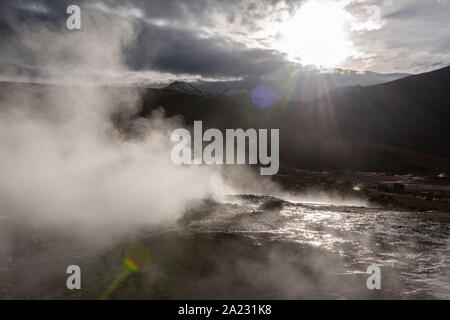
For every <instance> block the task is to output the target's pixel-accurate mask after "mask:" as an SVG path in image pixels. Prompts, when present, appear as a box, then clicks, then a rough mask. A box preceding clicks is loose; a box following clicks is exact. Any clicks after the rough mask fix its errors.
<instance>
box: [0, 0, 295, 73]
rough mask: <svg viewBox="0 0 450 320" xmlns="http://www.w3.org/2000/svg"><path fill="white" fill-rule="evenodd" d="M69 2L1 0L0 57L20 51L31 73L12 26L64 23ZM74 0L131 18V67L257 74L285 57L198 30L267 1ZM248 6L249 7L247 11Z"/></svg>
mask: <svg viewBox="0 0 450 320" xmlns="http://www.w3.org/2000/svg"><path fill="white" fill-rule="evenodd" d="M72 3H73V1H66V0H62V1H50V0H42V1H9V0H6V1H2V3H1V7H2V10H1V14H0V23H1V24H0V25H1V28H2V34H3V35H4V37H6V38H7V39H8V40H9V43H10V44H11V46H10V50H7V51H5V52H4V57H3V58H2V60H1V63H2V64H9V65H11V64H12V65H14V64H16V63H18V61H19V60H20V59H18V56H17V53H19V56H20V57H21V58H22V59H23V62H24V63H23V66H20V68H19V67H18V68H19V69H20V72H23V73H27V72H28V73H29V74H33V73H34V71H33V66H32V64H33V61H31V60H32V57H30V56H28V53H27V52H26V49H25V48H23V47H22V48H21V47H20V44H19V43H18V42H17V41H14V32H15V31H16V30H15V28H14V26H15V25H18V24H22V23H27V24H33V23H34V24H37V25H39V24H45V25H46V26H48V27H52V28H58V27H59V28H64V26H65V19H66V8H67V6H68V5H70V4H72ZM267 3H268V2H267ZM270 3H271V4H273V3H272V2H270ZM274 3H276V1H275V2H274ZM79 4H80V6H81V8H82V14H83V15H85V14H89V15H95V14H108V15H111V23H114V20H115V19H130V20H133V22H134V24H135V25H136V26H138V28H137V30H139V33H138V35H137V39H136V41H135V42H134V43H133V45H132V46H131V47H128V48H125V57H126V62H127V63H128V64H129V67H130V68H131V69H132V70H156V71H161V72H170V73H174V74H179V73H181V74H195V75H201V76H205V77H218V78H220V77H258V76H261V75H263V74H266V73H270V72H274V71H275V70H276V69H277V68H279V67H282V66H284V65H286V64H287V63H288V62H286V61H285V59H284V55H283V54H281V53H279V52H275V51H273V50H266V49H254V48H253V49H251V48H248V47H246V46H245V45H244V44H242V43H238V42H234V41H233V40H232V39H231V37H227V38H225V37H223V36H221V35H219V34H207V35H205V33H204V32H203V33H202V30H200V29H208V28H212V27H214V26H216V24H217V22H216V21H215V20H214V17H215V16H216V15H217V14H226V17H227V20H226V21H227V22H228V23H230V24H233V23H242V22H243V16H245V18H246V19H247V18H249V19H252V17H253V18H254V16H255V15H258V12H257V11H256V9H257V8H258V6H259V7H265V6H266V5H267V4H266V3H259V4H258V5H257V4H256V3H255V2H248V4H247V3H243V2H242V1H206V0H189V1H167V0H164V1H129V2H123V1H102V2H94V1H79ZM242 8H244V11H242V10H241V9H242ZM247 8H248V9H250V10H249V11H252V12H253V13H250V12H248V13H247V12H246V11H245V10H246V9H247ZM230 17H231V18H230ZM260 18H261V17H260ZM238 20H239V21H238ZM224 27H225V28H226V27H227V26H226V25H225V26H224ZM87 32H89V30H87ZM5 42H6V40H5ZM15 45H17V46H16V47H15ZM8 55H9V57H10V58H11V60H10V61H8V57H7V56H8ZM34 67H39V66H34ZM19 69H18V70H19Z"/></svg>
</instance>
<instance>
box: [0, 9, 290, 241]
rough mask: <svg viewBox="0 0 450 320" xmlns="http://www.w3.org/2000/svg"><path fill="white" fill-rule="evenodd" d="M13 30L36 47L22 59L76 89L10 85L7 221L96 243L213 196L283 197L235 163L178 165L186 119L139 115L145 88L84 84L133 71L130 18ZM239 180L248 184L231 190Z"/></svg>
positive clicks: (1, 160)
mask: <svg viewBox="0 0 450 320" xmlns="http://www.w3.org/2000/svg"><path fill="white" fill-rule="evenodd" d="M11 26H12V27H13V28H14V29H15V31H16V34H19V35H20V36H18V37H15V38H14V39H9V40H8V41H12V42H14V43H15V45H14V46H12V47H14V48H17V47H26V48H27V50H25V51H26V52H33V55H32V56H27V57H20V53H17V54H18V59H22V60H23V61H26V62H27V63H30V65H35V66H39V67H40V68H39V69H42V68H45V69H46V70H47V73H46V74H45V75H44V76H45V77H47V78H49V80H50V81H51V82H57V83H64V84H71V86H70V87H69V86H67V87H66V86H60V87H55V86H34V85H29V86H27V87H26V88H27V90H25V91H24V90H23V88H24V87H25V86H21V88H22V89H21V90H20V91H15V88H16V87H15V86H14V85H10V86H6V87H5V88H2V89H3V90H2V91H1V92H2V94H1V93H0V106H1V108H0V154H1V155H2V156H1V157H0V168H1V170H0V216H1V217H3V218H5V216H6V217H8V219H17V220H20V221H25V222H27V223H31V225H32V226H33V227H36V228H43V227H45V228H52V229H53V228H54V229H56V230H59V231H63V232H64V233H69V234H70V233H73V234H74V235H80V234H81V235H84V236H85V235H86V234H87V235H89V237H90V239H92V236H93V235H95V236H97V237H99V236H105V237H108V236H109V235H116V234H119V235H121V234H127V233H132V232H133V231H134V230H135V229H136V228H138V227H141V226H145V225H148V224H160V223H165V222H173V221H174V220H176V219H177V218H179V217H180V216H181V215H182V214H183V212H184V211H185V210H186V209H187V208H189V207H190V206H192V205H195V204H196V201H198V200H201V199H204V198H206V197H211V196H213V197H214V196H216V197H217V196H220V195H221V194H225V193H233V192H237V193H239V192H240V193H260V194H271V193H272V195H278V196H281V195H282V194H283V193H282V190H280V189H279V188H276V187H274V184H273V183H271V182H268V181H266V182H264V183H261V182H260V181H258V178H257V177H255V174H253V173H252V172H250V170H247V169H245V168H239V169H237V171H235V172H233V170H236V169H234V168H233V169H231V172H227V173H226V176H227V177H228V178H227V179H226V181H224V178H223V177H224V175H223V169H222V168H219V167H214V168H213V167H200V166H182V167H180V166H175V165H173V164H172V162H171V161H170V150H171V148H172V144H171V142H170V140H169V137H170V133H171V132H172V131H173V130H174V129H175V128H177V127H180V126H181V121H180V120H179V119H176V118H174V119H167V118H164V115H163V113H162V111H161V112H156V113H154V114H153V116H152V117H151V118H150V119H147V120H143V119H141V120H134V121H131V120H130V119H128V118H129V116H130V115H132V114H133V113H135V112H136V111H137V110H138V109H139V107H140V103H141V98H140V92H139V89H118V88H107V87H98V86H97V87H95V86H92V87H90V86H81V85H82V84H96V83H101V82H102V79H103V78H102V77H104V76H105V74H109V75H110V74H114V73H116V72H117V71H123V70H125V69H126V67H125V64H124V63H123V61H124V57H123V56H122V52H123V50H122V48H123V46H126V45H128V44H129V43H130V42H132V41H133V40H134V39H135V35H136V30H135V27H134V26H133V25H132V24H131V23H130V22H128V21H126V20H121V19H117V18H116V19H115V20H114V23H112V22H111V21H110V20H109V19H108V17H105V16H101V15H97V16H96V17H95V19H92V17H89V16H88V15H85V16H84V20H83V30H82V31H68V30H66V29H65V28H63V27H61V29H58V30H55V29H51V28H48V27H45V26H43V25H22V24H20V26H19V24H15V23H13V24H12V25H11ZM9 71H10V72H11V71H12V72H13V71H14V70H9ZM116 114H120V115H121V118H122V119H128V120H129V127H130V130H129V131H131V132H134V133H135V135H133V136H130V135H126V134H124V133H123V132H121V131H120V130H118V129H117V127H116V126H115V125H114V123H113V121H111V119H112V116H113V115H116ZM226 171H229V169H226ZM230 181H231V183H230ZM235 181H239V183H238V185H240V188H237V189H234V190H232V189H230V187H229V185H233V184H234V185H236V183H233V182H235ZM243 181H245V184H243V183H242V182H243ZM255 186H257V187H255ZM6 233H7V232H6ZM6 233H5V232H3V235H2V238H3V239H0V240H5V239H6V237H7V236H6ZM3 242H4V243H6V241H3Z"/></svg>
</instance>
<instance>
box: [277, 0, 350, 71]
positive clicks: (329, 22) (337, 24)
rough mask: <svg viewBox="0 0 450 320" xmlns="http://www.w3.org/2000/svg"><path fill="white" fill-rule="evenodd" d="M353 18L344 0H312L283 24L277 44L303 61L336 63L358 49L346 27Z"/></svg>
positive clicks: (317, 63) (310, 63)
mask: <svg viewBox="0 0 450 320" xmlns="http://www.w3.org/2000/svg"><path fill="white" fill-rule="evenodd" d="M352 20H353V16H352V15H351V14H349V13H348V12H347V11H346V10H345V8H344V5H343V3H342V2H336V1H326V0H325V1H321V0H310V1H308V2H306V3H305V4H303V5H302V6H301V8H300V9H299V10H298V11H297V12H296V13H295V14H294V15H293V17H292V18H291V19H289V20H288V21H286V22H283V23H282V24H281V25H280V27H279V29H278V33H279V35H280V37H279V40H278V44H277V47H278V49H279V50H281V51H283V52H285V53H286V54H287V55H288V58H289V59H290V60H292V61H296V62H299V63H301V64H302V65H314V66H316V67H324V68H329V67H333V66H337V65H338V64H339V63H342V62H344V61H345V60H346V59H347V58H348V57H350V56H352V55H353V54H354V53H355V50H354V47H353V43H352V42H351V41H350V39H349V32H348V31H347V30H348V26H349V24H350V23H351V21H352Z"/></svg>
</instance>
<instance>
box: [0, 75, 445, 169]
mask: <svg viewBox="0 0 450 320" xmlns="http://www.w3.org/2000/svg"><path fill="white" fill-rule="evenodd" d="M449 80H450V67H447V68H443V69H440V70H436V71H433V72H429V73H424V74H419V75H413V76H409V77H406V78H403V79H400V80H396V81H392V82H389V83H384V84H379V85H374V86H370V87H353V88H352V89H351V90H334V91H332V92H330V93H328V94H327V95H325V96H323V97H322V98H321V99H318V100H315V101H312V102H309V103H297V102H288V101H276V103H275V105H274V106H272V107H271V108H268V109H262V108H260V107H257V106H255V105H253V104H252V103H251V101H250V99H242V100H239V99H230V98H229V97H226V96H221V95H219V96H216V97H211V96H204V95H197V94H189V92H184V91H183V92H179V91H178V90H173V87H172V88H167V89H143V96H142V101H143V105H142V109H141V110H140V111H139V112H138V114H136V117H146V116H148V115H149V114H150V113H151V111H152V110H154V109H157V108H160V107H163V108H164V110H165V112H166V115H167V116H175V115H179V116H182V117H183V118H184V121H185V123H186V125H188V126H191V125H192V124H193V121H194V120H202V121H203V126H204V129H206V128H219V129H222V130H224V129H226V128H243V129H247V128H269V129H270V128H279V129H280V158H281V159H280V160H281V164H282V165H286V166H289V167H296V168H303V169H313V170H353V171H380V172H382V171H389V172H396V173H397V172H398V173H402V172H406V173H408V172H425V171H426V172H443V171H445V172H450V160H449V158H450V141H449V137H450V126H449V125H448V123H449V119H450V111H449V107H450V104H449V101H450V100H449V98H450V81H449ZM40 86H41V87H42V86H43V85H30V84H20V83H2V84H1V85H0V95H6V94H8V92H9V91H11V90H13V91H15V92H17V91H20V90H26V89H27V88H30V87H33V88H34V89H36V88H39V87H40ZM176 86H177V87H178V86H179V84H176ZM56 88H58V87H56ZM183 88H184V86H183ZM110 90H128V89H127V88H110ZM243 100H245V101H243Z"/></svg>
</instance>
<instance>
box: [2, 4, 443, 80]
mask: <svg viewBox="0 0 450 320" xmlns="http://www.w3.org/2000/svg"><path fill="white" fill-rule="evenodd" d="M339 2H341V3H342V4H343V5H344V7H345V10H346V11H347V12H348V13H349V14H351V15H352V17H353V18H354V21H353V24H352V25H353V29H352V30H349V40H350V41H351V42H352V43H353V46H354V49H355V54H354V55H353V56H352V57H349V58H348V59H347V60H346V61H344V62H343V63H341V64H340V65H339V67H341V68H347V69H353V70H372V71H377V72H421V71H427V70H429V69H433V68H435V67H436V66H437V65H438V64H439V63H440V64H444V65H445V64H447V63H448V60H449V53H448V52H449V50H448V49H449V48H450V40H449V39H450V37H449V35H450V31H449V26H448V23H447V16H448V13H449V11H450V5H449V1H440V2H438V1H432V2H430V3H427V4H425V3H424V2H423V1H419V0H413V1H406V0H400V1H381V0H379V1H377V0H357V1H356V0H345V1H344V0H342V1H339ZM69 4H72V3H71V1H68V0H61V1H58V2H54V1H50V0H41V1H26V0H22V1H12V0H6V1H2V3H1V5H0V6H1V9H2V10H1V13H0V38H1V40H2V43H4V44H6V45H5V46H4V48H2V57H1V58H0V72H1V74H2V78H3V79H7V78H8V77H9V75H11V74H14V75H16V76H18V75H20V76H21V78H22V79H25V78H27V77H29V78H33V77H34V78H35V77H36V75H37V74H39V75H41V76H46V75H50V74H53V73H54V71H55V70H60V69H59V68H53V67H52V66H51V64H45V65H42V64H38V63H37V62H36V61H34V60H33V58H30V55H29V54H28V50H30V48H29V47H27V46H24V43H23V42H21V41H20V39H17V36H16V32H17V30H16V29H15V27H14V26H15V25H17V24H18V23H23V24H25V25H26V24H29V23H32V22H33V23H34V22H38V23H40V24H43V25H45V26H47V27H49V28H53V29H58V28H59V29H62V28H64V26H65V19H66V14H65V10H66V7H67V6H68V5H69ZM303 4H304V1H300V0H298V1H295V0H289V1H283V0H255V1H253V0H246V1H237V0H230V1H218V0H213V1H207V0H179V1H166V0H153V1H143V0H134V1H118V0H108V1H101V2H100V1H80V6H81V8H82V14H83V16H85V15H86V16H90V17H97V16H98V17H103V18H101V19H102V21H105V23H106V24H108V25H110V26H111V27H112V28H114V24H115V23H120V21H127V22H129V23H131V24H133V25H134V26H135V28H136V30H137V33H136V35H135V36H136V39H135V41H133V42H130V45H129V47H128V48H125V51H124V52H123V54H124V57H125V62H126V65H127V67H128V69H131V72H130V70H128V71H127V73H126V74H125V73H122V74H121V73H120V72H119V71H115V72H110V74H109V76H110V78H109V80H108V78H107V76H108V74H106V72H104V73H103V75H97V78H98V81H105V82H107V81H110V82H111V83H117V82H118V79H123V80H124V82H125V80H126V82H127V83H129V84H130V83H131V84H135V83H140V84H144V85H151V84H161V83H162V82H164V81H166V80H167V81H171V80H189V81H195V80H203V81H206V80H208V81H209V80H212V81H232V80H236V79H244V80H245V79H248V78H251V79H255V78H259V79H263V78H267V77H270V76H271V75H273V74H275V73H277V72H279V70H284V69H285V68H291V69H292V70H294V71H296V72H299V71H300V72H301V71H302V70H303V69H304V68H303V67H302V66H300V65H294V64H291V63H290V62H289V61H288V60H287V55H286V52H283V51H281V50H280V47H279V46H278V45H277V37H279V36H280V35H279V34H278V33H277V31H276V29H273V28H274V26H277V25H278V24H280V23H282V22H283V21H286V20H288V19H289V18H290V17H292V16H294V15H295V13H296V12H297V11H298V9H299V8H301V6H302V5H303ZM374 6H377V7H379V8H380V18H381V20H380V21H379V23H377V22H376V21H375V20H370V19H369V17H370V15H371V12H370V10H369V9H370V8H373V7H374ZM368 10H369V11H368ZM105 17H107V18H105ZM93 20H94V21H95V19H93ZM91 27H92V28H94V27H95V26H91ZM89 28H90V26H87V25H85V26H84V28H83V31H84V33H81V34H84V35H88V34H89V32H91V31H92V30H90V29H89ZM271 28H272V29H273V30H272V29H271ZM312 31H313V30H312ZM29 32H30V36H29V38H30V39H32V34H33V33H34V32H35V31H34V30H30V31H29ZM55 42H56V39H55ZM28 44H30V42H28ZM46 45H48V46H49V50H50V48H51V47H52V43H51V42H50V41H47V43H46ZM105 59H106V60H107V59H108V55H107V54H106V53H105ZM100 69H102V70H105V68H100ZM87 71H88V70H86V72H87ZM93 72H95V70H93ZM354 84H357V83H354Z"/></svg>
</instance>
